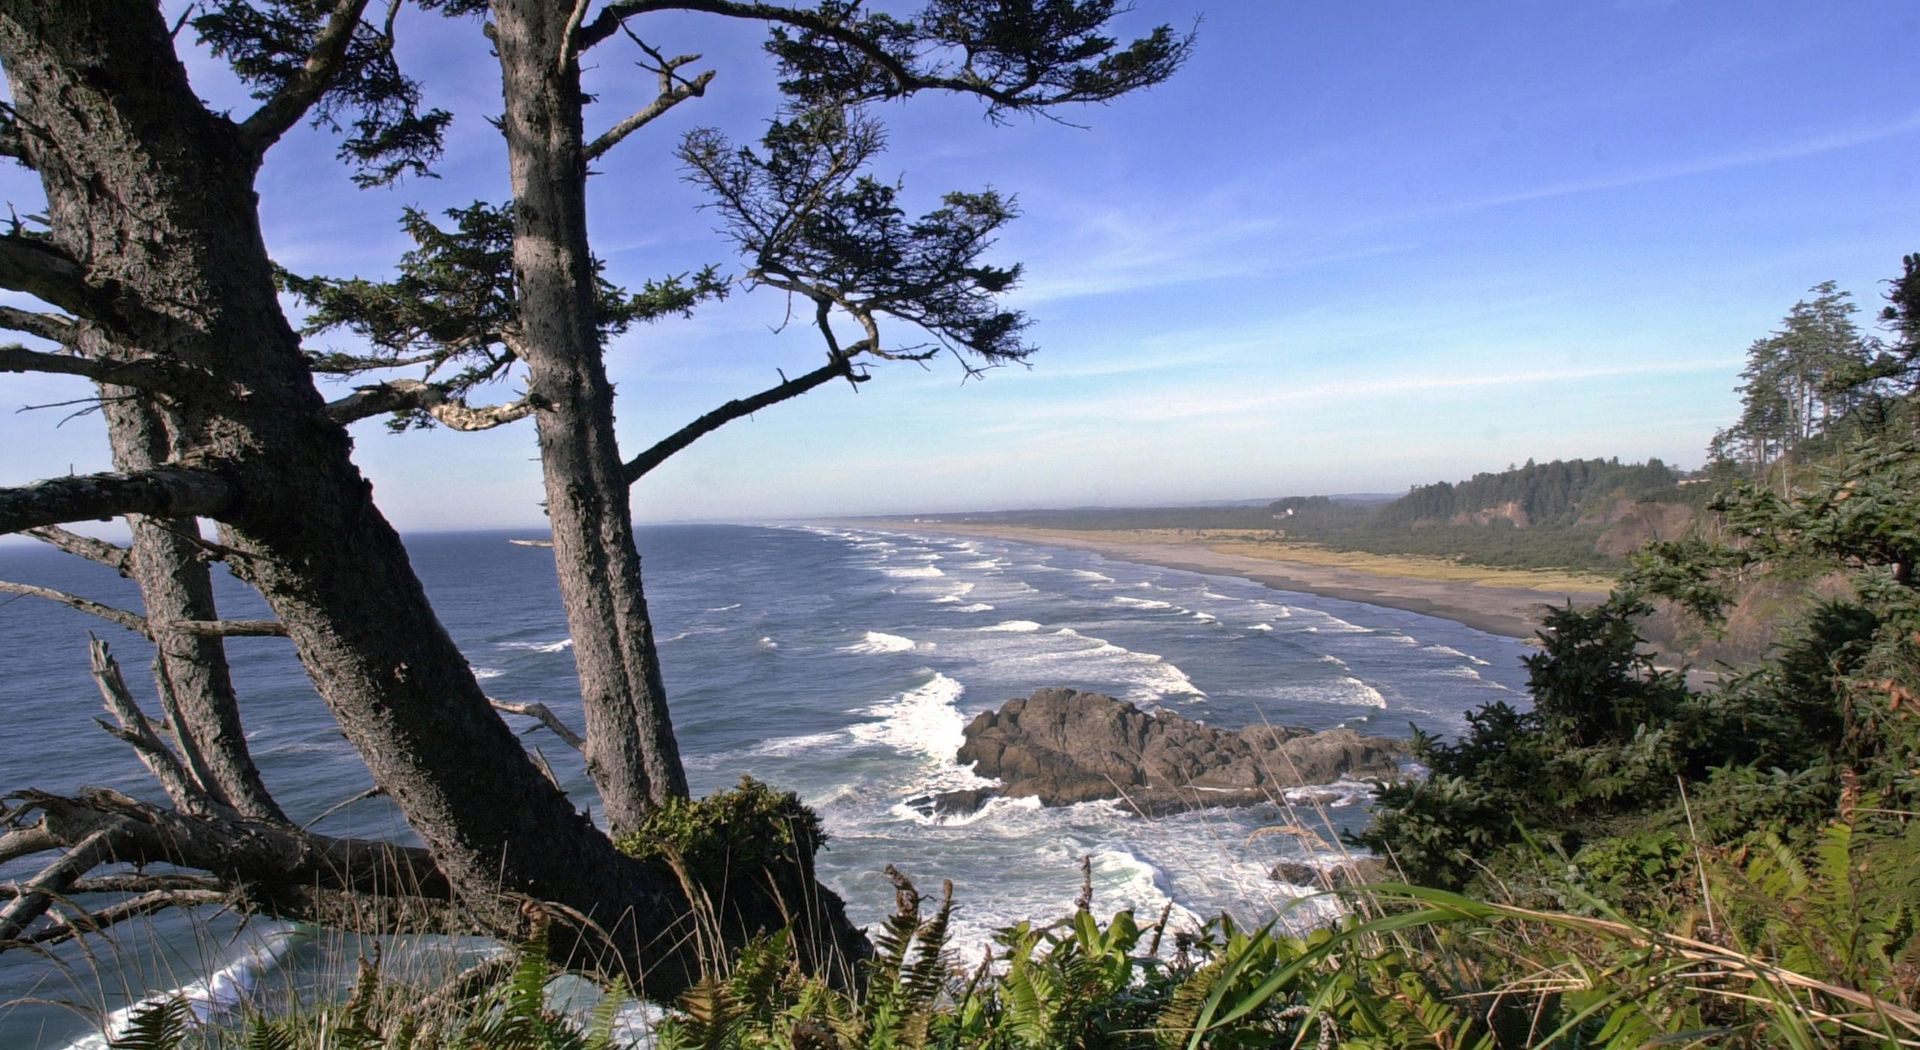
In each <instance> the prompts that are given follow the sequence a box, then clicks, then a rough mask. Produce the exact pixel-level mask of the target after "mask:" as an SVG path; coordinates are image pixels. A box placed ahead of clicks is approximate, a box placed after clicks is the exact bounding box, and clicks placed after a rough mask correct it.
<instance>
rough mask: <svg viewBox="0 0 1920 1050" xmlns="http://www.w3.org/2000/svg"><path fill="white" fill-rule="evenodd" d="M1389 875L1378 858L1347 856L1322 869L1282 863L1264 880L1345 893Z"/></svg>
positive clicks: (1295, 861) (1291, 861)
mask: <svg viewBox="0 0 1920 1050" xmlns="http://www.w3.org/2000/svg"><path fill="white" fill-rule="evenodd" d="M1389 874H1391V873H1390V872H1389V871H1388V870H1387V862H1386V861H1384V860H1381V859H1380V858H1379V857H1349V858H1343V859H1341V860H1338V861H1335V862H1334V863H1332V864H1328V865H1324V866H1323V865H1318V864H1308V863H1307V862H1305V861H1298V860H1283V861H1281V862H1280V863H1278V864H1275V865H1274V866H1273V870H1272V871H1269V872H1268V873H1267V877H1268V878H1270V879H1272V880H1273V881H1275V882H1288V883H1292V884H1293V885H1295V886H1305V887H1308V888H1310V889H1321V890H1344V889H1346V888H1347V887H1349V886H1363V885H1365V884H1367V883H1369V882H1381V881H1383V880H1385V879H1386V878H1387V876H1388V875H1389Z"/></svg>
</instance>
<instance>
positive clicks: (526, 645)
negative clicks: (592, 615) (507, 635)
mask: <svg viewBox="0 0 1920 1050" xmlns="http://www.w3.org/2000/svg"><path fill="white" fill-rule="evenodd" d="M500 648H502V649H522V650H526V651H528V652H535V653H558V652H565V651H566V650H568V649H571V648H573V639H571V638H562V639H560V640H559V641H557V642H501V643H500Z"/></svg>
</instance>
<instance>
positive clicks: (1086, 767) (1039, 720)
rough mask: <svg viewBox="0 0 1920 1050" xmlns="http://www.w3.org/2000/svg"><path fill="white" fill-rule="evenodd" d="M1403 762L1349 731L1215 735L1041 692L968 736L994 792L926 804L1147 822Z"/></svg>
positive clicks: (968, 753)
mask: <svg viewBox="0 0 1920 1050" xmlns="http://www.w3.org/2000/svg"><path fill="white" fill-rule="evenodd" d="M1405 754H1406V745H1405V744H1404V743H1403V742H1401V741H1397V740H1389V739H1386V738H1384V737H1375V736H1363V735H1361V734H1359V733H1356V732H1354V731H1353V730H1351V729H1330V730H1327V731H1325V732H1321V733H1313V732H1309V731H1307V730H1305V729H1299V728H1294V727H1287V726H1266V725H1259V726H1249V727H1247V728H1245V729H1239V730H1227V729H1216V728H1214V727H1212V726H1208V725H1203V724H1201V723H1199V722H1196V721H1194V720H1192V719H1190V718H1184V717H1182V716H1180V715H1178V714H1175V713H1173V712H1169V711H1162V712H1157V713H1149V712H1146V711H1142V710H1140V709H1139V708H1138V707H1135V706H1134V705H1133V704H1130V703H1127V702H1125V701H1122V700H1116V699H1114V698H1113V697H1111V696H1105V695H1103V694H1100V693H1083V692H1080V691H1078V690H1074V689H1042V690H1040V691H1039V692H1036V693H1034V694H1033V695H1032V696H1029V697H1025V698H1021V699H1014V700H1009V701H1007V702H1006V704H1005V705H1004V706H1002V707H1001V708H1000V710H998V711H988V712H984V713H982V714H981V715H979V716H978V717H976V718H975V719H974V720H973V722H972V723H971V724H969V725H968V726H967V728H966V743H965V744H964V745H962V746H961V748H960V752H959V755H958V756H957V758H958V761H960V762H961V763H962V764H965V763H968V762H971V763H973V764H974V770H975V772H977V773H979V774H980V775H981V776H985V777H995V778H997V779H999V781H1000V786H999V787H996V788H987V789H974V790H969V791H952V792H946V793H943V794H939V795H934V796H932V797H931V798H930V799H929V800H928V801H929V802H930V803H931V805H932V808H933V809H934V810H935V811H936V812H942V813H949V814H952V813H966V812H971V811H972V810H974V809H976V808H978V807H979V806H980V805H982V804H984V803H985V802H986V801H987V799H989V798H993V797H995V796H1001V795H1004V796H1009V797H1014V798H1026V797H1031V798H1037V799H1039V800H1040V802H1041V804H1042V805H1047V806H1067V805H1072V804H1074V803H1076V802H1089V801H1093V800H1095V799H1122V800H1124V801H1125V802H1126V804H1127V805H1129V806H1131V807H1133V808H1136V809H1138V810H1140V811H1141V812H1144V813H1149V814H1158V813H1167V812H1177V811H1181V810H1188V809H1194V808H1198V807H1205V806H1248V805H1255V804H1258V803H1261V802H1268V801H1271V800H1273V799H1275V798H1277V797H1279V795H1280V794H1281V793H1282V792H1284V791H1286V790H1287V789H1289V788H1296V787H1303V786H1306V785H1309V784H1327V783H1331V782H1333V781H1335V780H1339V779H1341V778H1343V777H1366V776H1393V775H1395V774H1397V773H1398V771H1399V763H1400V759H1401V758H1402V757H1403V756H1404V755H1405Z"/></svg>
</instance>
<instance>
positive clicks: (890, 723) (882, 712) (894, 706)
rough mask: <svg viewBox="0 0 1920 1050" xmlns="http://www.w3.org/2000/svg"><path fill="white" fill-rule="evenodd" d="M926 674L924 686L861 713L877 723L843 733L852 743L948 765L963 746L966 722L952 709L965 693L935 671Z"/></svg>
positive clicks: (956, 710)
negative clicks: (916, 755) (868, 745)
mask: <svg viewBox="0 0 1920 1050" xmlns="http://www.w3.org/2000/svg"><path fill="white" fill-rule="evenodd" d="M928 673H931V674H932V675H933V677H932V678H929V679H928V680H927V681H926V682H924V683H922V684H920V685H918V686H915V687H914V688H912V689H909V690H907V691H906V692H903V693H898V694H895V695H894V696H893V698H892V699H889V700H887V701H886V702H885V703H880V704H875V705H874V706H872V707H869V708H866V709H864V710H863V711H861V714H867V715H873V716H874V717H876V718H878V719H879V721H877V722H862V723H860V724H858V725H855V726H852V727H851V728H849V729H848V730H847V731H848V732H849V733H852V734H853V738H854V739H855V740H860V741H863V742H866V743H873V744H884V745H886V746H887V747H891V748H893V749H894V750H896V751H903V752H907V753H909V754H912V753H918V754H922V755H925V756H926V757H928V758H931V759H934V760H936V761H939V762H942V763H947V764H951V763H952V762H953V756H954V754H955V753H956V752H958V751H959V750H960V745H962V744H964V743H966V734H965V730H966V725H967V723H966V719H965V718H964V717H963V716H962V715H961V714H960V709H959V708H958V707H956V706H954V705H955V703H956V702H957V701H958V700H959V699H960V697H961V695H962V694H964V693H965V692H966V691H967V689H966V686H963V685H961V684H960V683H959V682H958V681H956V680H955V679H952V678H948V677H947V676H946V675H943V674H941V673H939V672H938V671H932V672H928ZM955 768H958V767H955Z"/></svg>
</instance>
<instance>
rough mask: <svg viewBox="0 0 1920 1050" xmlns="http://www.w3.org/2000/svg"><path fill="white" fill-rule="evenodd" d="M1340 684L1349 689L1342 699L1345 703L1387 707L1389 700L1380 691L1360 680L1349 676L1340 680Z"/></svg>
mask: <svg viewBox="0 0 1920 1050" xmlns="http://www.w3.org/2000/svg"><path fill="white" fill-rule="evenodd" d="M1340 684H1341V685H1344V686H1346V687H1347V693H1346V695H1345V696H1343V697H1342V698H1341V699H1342V700H1343V702H1346V703H1359V704H1363V705H1365V706H1367V707H1381V708H1384V707H1386V706H1387V698H1386V697H1384V696H1382V695H1380V690H1378V689H1375V688H1374V687H1372V686H1370V685H1368V684H1367V683H1365V682H1362V681H1361V680H1360V679H1358V678H1355V677H1353V676H1351V675H1348V676H1345V677H1343V678H1341V679H1340ZM1348 698H1351V699H1348Z"/></svg>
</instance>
